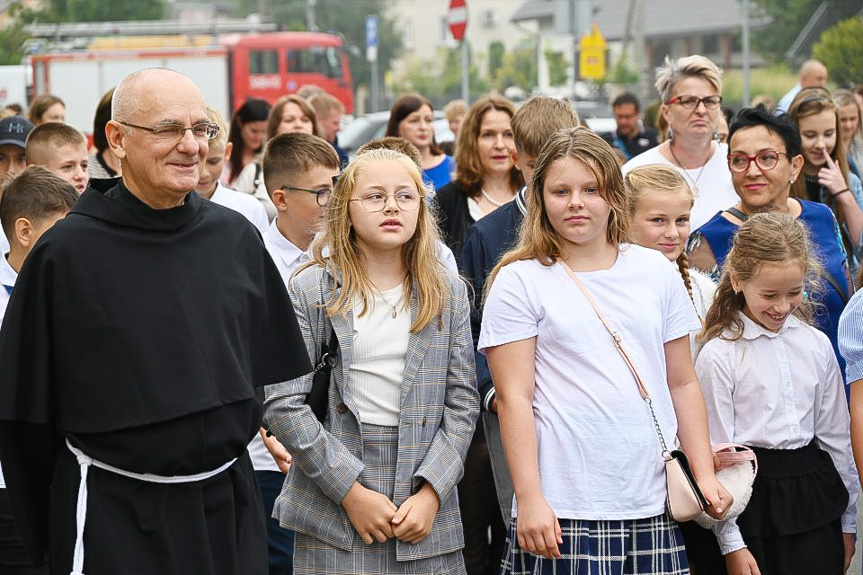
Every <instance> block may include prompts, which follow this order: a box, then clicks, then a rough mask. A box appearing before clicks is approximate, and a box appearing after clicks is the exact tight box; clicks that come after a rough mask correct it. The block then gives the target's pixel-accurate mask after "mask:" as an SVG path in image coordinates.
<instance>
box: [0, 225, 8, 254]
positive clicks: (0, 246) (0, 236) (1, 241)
mask: <svg viewBox="0 0 863 575" xmlns="http://www.w3.org/2000/svg"><path fill="white" fill-rule="evenodd" d="M8 253H9V238H7V237H6V232H4V231H3V226H0V254H8Z"/></svg>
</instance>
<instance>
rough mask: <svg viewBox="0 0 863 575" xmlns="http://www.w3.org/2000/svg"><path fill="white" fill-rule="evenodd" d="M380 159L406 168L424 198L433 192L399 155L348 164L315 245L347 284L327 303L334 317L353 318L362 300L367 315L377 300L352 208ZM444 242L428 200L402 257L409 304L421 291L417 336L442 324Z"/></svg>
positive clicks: (381, 154)
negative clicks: (366, 173) (365, 175)
mask: <svg viewBox="0 0 863 575" xmlns="http://www.w3.org/2000/svg"><path fill="white" fill-rule="evenodd" d="M380 161H395V162H398V163H399V164H401V165H402V166H403V167H404V168H405V170H407V172H408V174H410V176H411V179H412V180H413V181H414V183H415V184H416V187H417V190H418V191H419V193H420V195H422V196H425V195H427V194H428V190H427V189H426V187H425V186H424V184H423V180H422V175H421V174H420V170H419V168H418V167H417V165H416V164H415V163H414V162H413V161H412V160H411V159H410V158H408V157H407V156H405V155H404V154H401V153H399V152H396V151H393V150H387V149H378V150H370V151H368V152H366V153H364V154H362V155H361V156H357V157H356V158H354V160H353V161H352V162H351V163H350V164H348V167H347V168H346V169H345V171H344V172H343V173H342V175H341V177H340V178H339V181H338V182H337V183H336V186H335V189H334V190H333V194H332V196H331V197H330V201H329V202H328V203H327V221H326V230H325V231H324V234H323V237H322V238H320V240H319V241H317V242H315V244H314V246H313V256H312V261H313V262H314V263H316V264H318V265H320V266H322V267H327V265H329V266H330V267H331V268H332V269H333V271H334V272H335V274H336V275H337V276H338V278H337V281H340V282H341V290H340V291H337V290H334V291H333V294H332V297H331V298H330V300H329V301H327V302H326V303H325V308H326V310H327V314H328V315H330V316H334V315H337V314H347V313H348V312H349V311H351V309H352V307H353V302H354V298H359V299H361V300H362V309H361V311H360V313H359V314H358V316H362V315H363V314H365V313H366V311H368V309H369V305H370V301H372V298H373V293H374V287H373V285H372V283H371V281H370V280H369V278H368V276H367V275H366V272H365V269H364V267H363V262H362V256H361V254H360V250H359V247H358V245H357V238H356V232H355V231H354V228H353V225H352V224H351V218H350V211H349V207H350V203H351V202H350V200H351V198H352V197H353V194H354V190H355V189H356V184H357V178H358V176H359V174H360V173H362V171H363V170H365V169H366V168H367V167H368V166H369V165H371V164H372V163H374V162H380ZM360 209H362V208H360ZM438 240H439V234H438V229H437V224H436V223H435V220H434V216H433V215H432V213H431V210H430V208H429V205H428V202H426V201H425V200H424V199H423V200H421V201H420V205H419V214H418V217H417V228H416V231H415V232H414V235H413V236H411V238H410V239H409V240H408V241H407V242H406V243H405V244H404V246H402V257H403V259H404V264H405V267H406V268H407V281H405V283H404V298H405V301H410V299H411V291H412V289H416V298H417V316H416V319H415V320H414V322H413V324H412V325H411V328H410V329H411V332H413V333H417V332H419V331H421V330H422V329H423V328H425V326H426V325H428V323H429V322H431V321H432V320H433V319H435V318H437V319H438V321H440V318H441V314H442V313H443V309H444V304H445V302H446V297H447V287H446V281H445V279H444V275H443V273H444V272H443V268H442V265H441V263H440V258H439V257H438Z"/></svg>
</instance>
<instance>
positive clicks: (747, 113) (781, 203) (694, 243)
mask: <svg viewBox="0 0 863 575" xmlns="http://www.w3.org/2000/svg"><path fill="white" fill-rule="evenodd" d="M728 142H729V149H730V152H729V155H728V159H727V161H728V166H729V168H730V170H731V177H732V180H733V181H734V187H735V189H736V190H737V193H738V194H739V196H740V198H739V202H738V203H737V204H736V205H734V206H733V207H731V208H729V209H727V210H724V211H723V212H721V213H719V214H716V215H715V216H714V217H713V218H712V219H711V220H710V221H709V222H707V223H706V224H704V225H703V226H701V227H700V228H698V229H697V230H695V231H694V232H692V235H691V236H690V238H689V243H688V245H687V248H686V251H687V254H688V256H689V264H690V265H691V266H692V267H694V268H696V269H698V270H700V271H702V272H705V273H707V274H709V275H711V277H713V278H714V279H715V280H716V279H718V278H719V274H720V272H721V268H722V265H723V263H724V262H725V258H726V256H727V255H728V252H729V250H730V249H731V243H732V240H733V238H734V235H735V234H736V233H737V229H738V228H739V227H740V224H742V223H743V222H744V221H746V220H747V219H749V216H751V215H752V214H756V213H759V212H770V211H779V212H783V213H786V214H790V215H792V216H794V217H795V218H798V219H800V221H802V222H803V224H804V225H805V226H806V228H807V230H808V231H809V234H810V236H811V238H812V243H813V244H814V246H815V249H816V251H817V253H818V257H819V259H820V260H821V265H822V268H823V271H822V272H821V278H820V279H821V282H820V283H821V285H822V288H821V289H820V290H818V291H816V292H815V293H814V294H812V296H813V298H814V299H815V301H817V302H818V303H820V304H821V306H822V310H823V311H821V312H820V313H819V314H818V315H817V316H816V318H815V322H814V324H815V327H817V328H818V329H820V330H821V331H823V332H824V333H825V334H826V335H827V337H829V338H830V342H831V343H832V344H833V351H834V352H835V353H836V358H837V359H838V360H839V363H840V365H841V366H842V367H843V369H844V367H845V364H844V361H843V360H842V357H841V356H840V355H839V352H838V347H837V329H838V324H839V316H840V315H841V314H842V310H843V309H844V308H845V303H846V302H847V301H848V298H849V296H850V294H851V282H850V280H849V277H850V276H849V274H848V266H847V261H846V257H845V250H844V248H843V246H842V243H841V241H840V239H839V224H838V223H837V221H836V218H835V217H834V216H833V213H832V212H831V211H830V209H829V208H828V207H827V206H825V205H824V204H822V203H820V202H813V201H809V200H806V199H802V198H799V197H792V193H791V190H792V187H793V186H794V184H795V182H799V181H800V180H801V179H802V178H803V174H802V172H803V166H804V162H805V160H804V156H803V152H802V145H801V137H800V132H799V131H798V130H797V127H796V126H795V125H794V122H793V121H792V120H791V117H790V116H789V115H787V114H782V115H780V116H774V115H773V114H771V113H770V112H768V111H767V109H766V108H764V107H761V106H759V107H757V108H744V109H743V110H740V112H738V113H737V115H736V116H735V117H734V120H733V121H732V122H731V126H730V128H729V136H728Z"/></svg>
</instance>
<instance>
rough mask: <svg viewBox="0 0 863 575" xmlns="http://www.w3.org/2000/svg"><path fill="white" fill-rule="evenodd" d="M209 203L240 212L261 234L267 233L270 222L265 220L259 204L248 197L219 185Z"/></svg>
mask: <svg viewBox="0 0 863 575" xmlns="http://www.w3.org/2000/svg"><path fill="white" fill-rule="evenodd" d="M210 201H211V202H213V203H214V204H219V205H220V206H225V207H226V208H231V209H232V210H234V211H235V212H240V213H241V214H243V215H244V216H246V219H247V220H249V221H250V222H252V224H254V226H255V227H256V228H258V230H259V231H260V232H261V233H264V232H265V231H267V227H268V226H269V224H270V222H269V221H268V220H267V211H266V210H265V209H264V206H262V205H261V202H259V201H258V200H256V199H255V198H253V197H252V196H250V195H249V194H244V193H242V192H238V191H236V190H232V189H230V188H226V187H225V186H223V185H222V184H221V183H219V184H218V185H216V191H215V192H213V196H212V197H211V198H210Z"/></svg>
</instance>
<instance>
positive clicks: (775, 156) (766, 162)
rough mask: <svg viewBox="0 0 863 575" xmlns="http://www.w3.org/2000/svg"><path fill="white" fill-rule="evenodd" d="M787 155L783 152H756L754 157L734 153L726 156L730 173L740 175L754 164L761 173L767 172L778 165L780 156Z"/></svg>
mask: <svg viewBox="0 0 863 575" xmlns="http://www.w3.org/2000/svg"><path fill="white" fill-rule="evenodd" d="M787 155H788V154H786V153H784V152H777V151H776V150H764V151H762V152H758V153H757V154H755V155H754V156H747V155H746V154H741V153H739V152H738V153H735V154H728V169H729V170H731V171H732V172H737V173H742V172H745V171H746V170H748V169H749V164H751V163H752V162H755V165H756V166H758V169H759V170H761V171H762V172H769V171H770V170H772V169H773V168H775V167H776V166H777V164H779V158H780V157H781V156H787Z"/></svg>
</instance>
